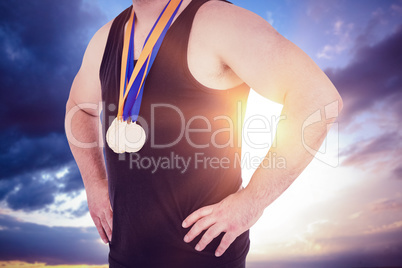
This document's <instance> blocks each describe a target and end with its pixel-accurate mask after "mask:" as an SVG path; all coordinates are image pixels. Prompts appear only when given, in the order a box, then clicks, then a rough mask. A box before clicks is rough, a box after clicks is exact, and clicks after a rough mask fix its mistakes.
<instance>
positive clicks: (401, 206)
mask: <svg viewBox="0 0 402 268" xmlns="http://www.w3.org/2000/svg"><path fill="white" fill-rule="evenodd" d="M369 208H370V210H371V211H374V212H379V211H385V210H402V201H401V200H398V199H380V200H377V201H375V202H373V203H371V204H370V205H369Z"/></svg>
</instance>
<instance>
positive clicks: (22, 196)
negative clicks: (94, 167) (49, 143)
mask: <svg viewBox="0 0 402 268" xmlns="http://www.w3.org/2000/svg"><path fill="white" fill-rule="evenodd" d="M60 170H61V171H62V172H60ZM60 174H62V175H60ZM83 189H84V185H83V182H82V179H81V176H80V173H79V170H78V168H77V166H76V164H75V163H74V162H70V163H68V164H66V165H64V166H61V167H60V168H58V169H55V168H48V169H46V168H44V169H41V170H38V171H32V172H29V173H22V174H21V175H17V176H15V177H12V178H9V179H4V180H0V200H5V204H6V205H7V206H8V207H9V208H10V209H13V210H22V211H26V212H31V211H35V210H43V209H46V208H47V207H48V206H49V205H51V204H53V203H55V197H56V195H58V194H71V197H73V196H74V195H75V194H77V193H79V192H81V191H82V190H83ZM86 211H88V209H87V207H86V206H83V205H81V207H80V208H79V209H78V210H67V211H63V213H67V214H71V215H74V216H77V217H80V216H82V215H84V214H85V212H86Z"/></svg>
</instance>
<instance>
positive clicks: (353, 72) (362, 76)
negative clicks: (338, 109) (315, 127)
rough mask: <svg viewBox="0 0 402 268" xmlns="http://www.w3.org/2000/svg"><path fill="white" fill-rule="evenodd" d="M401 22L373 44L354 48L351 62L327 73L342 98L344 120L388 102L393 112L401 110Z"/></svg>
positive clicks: (342, 116)
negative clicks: (385, 36) (395, 29)
mask: <svg viewBox="0 0 402 268" xmlns="http://www.w3.org/2000/svg"><path fill="white" fill-rule="evenodd" d="M401 70H402V25H401V26H400V27H399V28H398V30H397V31H396V32H394V33H393V34H392V35H390V36H389V37H387V38H385V39H384V40H382V41H380V42H379V43H377V44H375V45H373V46H368V45H366V46H362V47H360V48H359V49H357V50H356V52H355V55H354V58H353V60H352V61H351V63H350V64H349V65H348V66H346V67H345V68H342V69H327V70H326V73H327V75H328V76H329V77H330V79H331V80H332V82H333V83H334V85H335V86H336V87H337V89H338V90H339V92H340V94H341V95H342V97H343V100H344V110H343V112H342V115H341V117H340V118H341V119H342V121H341V122H343V123H350V122H351V121H352V120H353V119H355V118H356V116H358V115H359V114H361V113H362V112H363V111H373V108H374V105H375V104H377V103H379V102H382V101H383V102H384V101H386V102H387V105H388V106H389V107H391V108H392V109H393V110H394V112H395V114H402V113H400V112H401V111H402V107H400V106H399V104H401V102H402V91H401V88H402V73H401Z"/></svg>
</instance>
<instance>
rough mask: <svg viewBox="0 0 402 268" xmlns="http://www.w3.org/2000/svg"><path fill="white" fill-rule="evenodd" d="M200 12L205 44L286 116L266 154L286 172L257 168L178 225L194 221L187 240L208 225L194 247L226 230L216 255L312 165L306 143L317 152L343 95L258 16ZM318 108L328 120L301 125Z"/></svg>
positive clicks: (230, 9)
mask: <svg viewBox="0 0 402 268" xmlns="http://www.w3.org/2000/svg"><path fill="white" fill-rule="evenodd" d="M203 10H204V11H203V12H204V14H200V16H205V17H207V18H208V20H205V21H206V22H207V23H208V24H210V25H208V26H209V27H207V26H206V27H205V29H214V31H212V32H209V33H208V32H205V33H204V34H205V35H207V36H208V38H210V39H211V40H214V42H213V43H211V44H212V45H211V48H212V50H213V51H214V52H215V53H216V55H217V57H219V58H220V60H221V62H222V64H223V65H226V66H227V67H229V68H230V69H231V70H232V71H233V72H234V73H235V75H237V76H238V78H240V80H242V81H244V82H245V83H247V84H248V85H249V86H250V87H252V88H253V89H254V90H256V91H257V92H258V93H259V94H260V95H262V96H264V97H266V98H268V99H271V100H273V101H275V102H278V103H281V104H283V105H284V108H283V111H282V115H283V116H284V117H285V118H286V119H285V120H282V121H280V123H279V124H278V129H277V133H276V140H277V143H276V145H275V146H273V147H272V148H271V149H270V151H269V152H268V154H272V155H274V153H275V155H276V157H281V158H284V159H285V160H286V169H278V168H276V167H270V168H264V167H263V165H260V167H259V168H258V169H257V171H256V172H255V173H254V175H253V177H252V178H251V181H250V183H249V184H248V185H247V187H246V188H245V189H244V190H242V191H240V192H238V193H236V194H233V195H231V196H229V197H228V198H226V199H224V200H222V202H220V203H218V204H215V205H212V206H208V207H204V208H201V209H199V210H197V211H195V212H194V213H192V214H191V215H190V216H189V217H187V219H186V220H185V221H184V222H183V227H189V226H191V225H192V224H194V225H193V227H192V228H191V230H190V231H189V233H188V234H187V236H188V237H187V238H185V241H191V240H192V239H194V237H195V236H197V235H198V234H199V233H200V232H201V231H202V230H205V229H208V228H209V229H208V230H207V232H206V233H205V234H204V236H203V237H202V239H201V240H200V242H199V243H198V246H199V248H198V249H199V250H202V249H203V248H205V246H206V245H207V244H208V243H209V242H210V241H211V240H212V239H213V238H214V237H216V236H217V235H219V233H220V232H222V231H223V232H226V234H225V235H224V237H223V238H222V241H221V244H220V246H219V247H218V249H217V251H216V254H217V256H220V255H221V254H223V252H225V250H226V249H227V248H228V247H229V245H230V244H231V243H232V242H233V241H234V239H235V238H236V237H237V236H239V235H240V234H241V233H243V232H244V231H246V230H247V229H249V228H250V227H251V226H252V225H254V224H255V222H256V221H257V220H258V218H259V217H260V216H261V215H262V212H263V210H264V209H265V208H266V207H267V206H268V205H270V204H271V203H272V202H273V201H274V200H275V199H277V198H278V197H279V196H280V195H281V194H282V193H283V192H284V191H285V190H286V189H287V188H288V187H289V186H290V185H291V184H292V183H293V181H294V180H295V179H296V178H297V177H298V176H299V174H300V173H301V172H302V171H303V170H304V169H305V168H306V166H307V165H308V164H309V163H310V162H311V160H312V159H313V158H314V155H313V154H312V153H311V150H310V151H307V150H306V148H305V146H304V144H307V145H308V146H309V147H310V148H311V149H312V150H313V151H314V150H315V151H317V150H318V149H319V147H320V146H321V144H322V142H323V140H324V139H325V136H326V134H327V131H328V124H331V123H332V122H333V121H334V120H335V119H336V116H337V115H338V113H339V111H340V110H341V109H342V100H341V98H340V96H339V94H338V92H337V90H336V88H335V87H334V85H333V84H332V83H331V81H330V80H329V79H328V77H327V76H326V75H325V74H324V73H323V71H322V70H321V69H320V68H319V67H318V66H317V65H316V64H315V63H314V62H313V60H312V59H311V58H310V57H308V56H307V55H306V54H305V53H304V52H303V51H302V50H301V49H300V48H298V47H297V46H295V45H294V44H293V43H291V42H290V41H288V40H287V39H285V38H284V37H283V36H281V35H280V34H279V33H278V32H276V31H275V29H273V27H272V26H271V25H269V24H268V23H267V22H266V21H265V20H263V19H262V18H260V17H259V16H257V15H255V14H254V13H251V12H249V11H247V10H244V9H241V8H239V7H236V6H232V5H227V4H224V3H221V2H215V3H212V2H211V3H210V4H209V8H204V9H203ZM222 33H225V34H222ZM331 104H332V105H331ZM316 111H321V112H322V113H323V112H324V111H325V113H326V115H327V117H330V119H328V120H322V121H321V122H317V123H315V124H312V125H310V126H309V127H307V128H305V129H303V124H304V123H305V122H306V120H308V118H309V117H310V116H311V115H312V114H314V113H315V112H316ZM324 117H325V116H324ZM265 166H267V165H265Z"/></svg>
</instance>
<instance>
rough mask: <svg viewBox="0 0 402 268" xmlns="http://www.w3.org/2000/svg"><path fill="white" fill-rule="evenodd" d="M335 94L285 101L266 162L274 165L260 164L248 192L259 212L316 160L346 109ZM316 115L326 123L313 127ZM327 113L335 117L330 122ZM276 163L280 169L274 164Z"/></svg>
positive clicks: (291, 98)
mask: <svg viewBox="0 0 402 268" xmlns="http://www.w3.org/2000/svg"><path fill="white" fill-rule="evenodd" d="M331 94H332V93H330V94H329V96H310V97H311V98H310V99H312V100H313V101H309V98H306V97H305V96H304V97H302V96H297V95H295V96H289V97H288V100H286V101H285V103H284V109H283V111H282V116H284V118H285V119H283V120H281V121H280V122H279V124H278V128H277V133H276V138H275V139H276V142H275V143H274V144H273V145H272V147H271V148H270V150H269V152H268V154H267V156H266V157H265V158H264V161H270V162H269V163H268V162H264V161H263V162H262V163H261V164H260V166H259V167H258V168H257V170H256V172H255V173H254V174H253V177H252V178H251V180H250V183H249V184H248V186H247V187H246V188H245V189H244V190H245V191H246V192H248V194H249V196H250V197H251V198H252V199H253V204H255V206H256V208H257V209H261V210H263V209H265V208H266V207H267V206H269V205H270V204H271V203H272V202H273V201H274V200H276V199H277V198H278V197H279V196H280V195H281V194H282V193H283V192H284V191H285V190H286V189H287V188H288V187H289V186H290V185H291V184H292V183H293V182H294V180H295V179H296V178H297V177H298V176H299V175H300V173H301V172H302V171H303V170H304V169H305V168H306V167H307V165H308V164H309V163H310V162H311V160H312V159H313V158H314V152H317V151H318V150H319V148H320V146H321V144H322V142H323V141H324V139H325V137H326V135H327V132H328V130H329V128H330V126H331V124H332V123H333V122H334V121H335V119H336V115H337V114H338V113H339V111H340V109H341V108H342V101H341V99H340V97H339V95H338V94H337V93H336V91H335V93H334V94H332V95H331ZM317 111H319V112H318V114H317ZM324 111H325V112H324ZM313 114H315V115H320V114H321V116H323V117H322V120H320V121H318V122H316V123H313V124H311V125H309V124H306V123H308V121H309V120H311V119H312V117H311V115H313ZM325 114H327V115H330V116H331V117H330V118H328V116H327V118H328V119H326V116H325ZM334 115H335V116H334ZM313 121H314V119H313ZM306 125H308V126H307V127H306ZM307 148H309V150H307ZM273 158H274V160H275V161H273ZM272 163H275V164H276V166H272V165H270V164H272ZM278 163H280V164H278Z"/></svg>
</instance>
